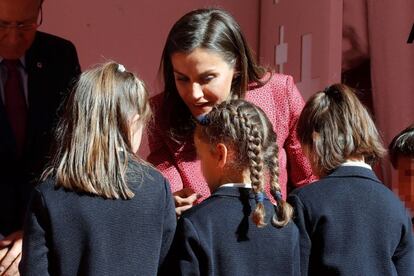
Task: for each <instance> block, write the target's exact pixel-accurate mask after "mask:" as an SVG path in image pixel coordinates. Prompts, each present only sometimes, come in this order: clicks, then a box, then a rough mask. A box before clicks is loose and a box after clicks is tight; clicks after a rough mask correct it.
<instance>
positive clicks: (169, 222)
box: [160, 179, 177, 266]
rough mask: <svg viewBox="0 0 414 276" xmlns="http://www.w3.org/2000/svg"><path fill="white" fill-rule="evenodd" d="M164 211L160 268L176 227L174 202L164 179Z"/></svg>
mask: <svg viewBox="0 0 414 276" xmlns="http://www.w3.org/2000/svg"><path fill="white" fill-rule="evenodd" d="M164 189H165V209H164V227H163V233H162V243H161V251H160V266H162V265H163V263H164V261H165V258H166V256H167V253H168V251H169V249H170V247H171V243H172V241H173V239H174V233H175V228H176V226H177V219H176V216H175V206H174V200H173V197H172V194H171V190H170V185H169V183H168V181H167V180H166V179H165V181H164Z"/></svg>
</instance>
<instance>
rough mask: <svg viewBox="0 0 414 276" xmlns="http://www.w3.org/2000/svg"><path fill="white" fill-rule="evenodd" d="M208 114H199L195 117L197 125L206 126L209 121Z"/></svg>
mask: <svg viewBox="0 0 414 276" xmlns="http://www.w3.org/2000/svg"><path fill="white" fill-rule="evenodd" d="M207 115H208V113H205V114H201V115H199V116H197V117H196V119H197V121H198V123H199V124H200V125H202V126H206V125H208V124H209V123H210V119H209V118H208V116H207Z"/></svg>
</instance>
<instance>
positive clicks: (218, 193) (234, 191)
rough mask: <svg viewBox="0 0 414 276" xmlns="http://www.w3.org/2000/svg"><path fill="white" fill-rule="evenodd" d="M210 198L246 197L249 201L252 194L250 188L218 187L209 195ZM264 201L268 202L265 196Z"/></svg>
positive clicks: (252, 196)
mask: <svg viewBox="0 0 414 276" xmlns="http://www.w3.org/2000/svg"><path fill="white" fill-rule="evenodd" d="M210 197H237V198H241V197H243V198H245V197H248V198H249V199H254V193H253V192H252V189H251V188H240V187H219V188H218V189H217V190H215V191H214V192H213V193H212V194H211V196H210ZM265 199H266V200H268V198H267V196H266V194H265Z"/></svg>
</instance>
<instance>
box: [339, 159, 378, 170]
mask: <svg viewBox="0 0 414 276" xmlns="http://www.w3.org/2000/svg"><path fill="white" fill-rule="evenodd" d="M341 166H357V167H363V168H367V169H370V170H372V167H371V166H370V165H368V164H367V163H365V162H364V161H353V160H346V162H345V163H342V164H341Z"/></svg>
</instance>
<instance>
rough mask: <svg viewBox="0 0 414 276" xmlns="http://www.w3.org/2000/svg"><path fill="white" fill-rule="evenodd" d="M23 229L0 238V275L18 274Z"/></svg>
mask: <svg viewBox="0 0 414 276" xmlns="http://www.w3.org/2000/svg"><path fill="white" fill-rule="evenodd" d="M22 243H23V231H16V232H13V233H11V234H10V235H8V236H7V237H5V238H4V239H2V240H0V275H1V276H11V275H20V274H19V263H20V260H21V258H22Z"/></svg>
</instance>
